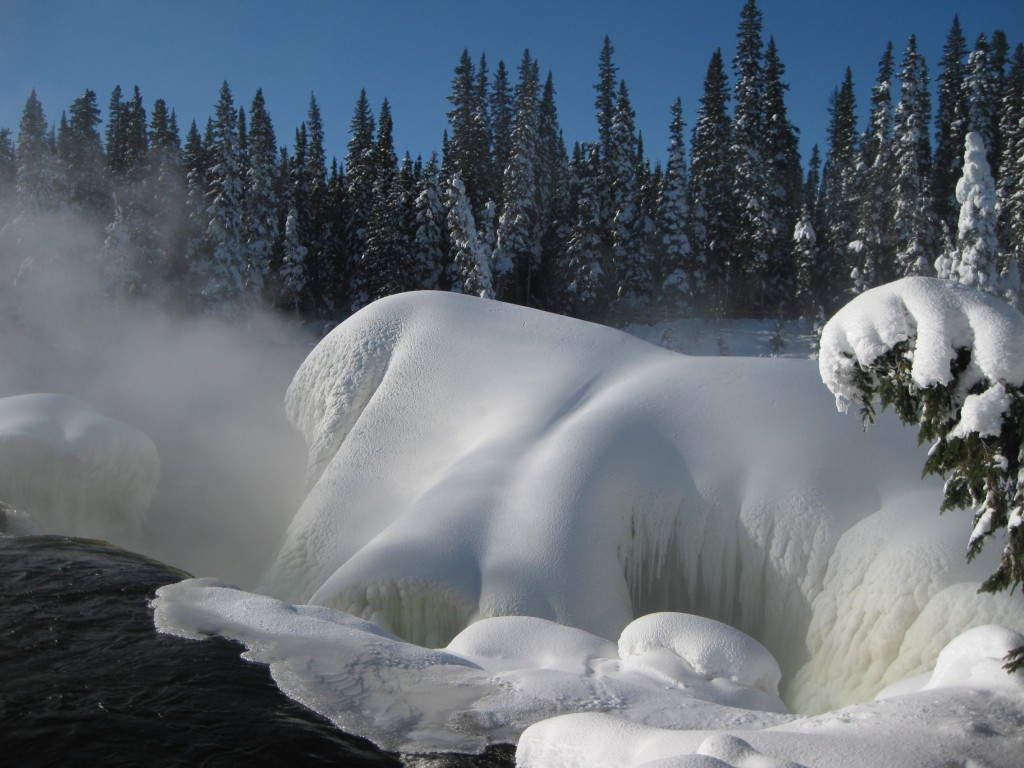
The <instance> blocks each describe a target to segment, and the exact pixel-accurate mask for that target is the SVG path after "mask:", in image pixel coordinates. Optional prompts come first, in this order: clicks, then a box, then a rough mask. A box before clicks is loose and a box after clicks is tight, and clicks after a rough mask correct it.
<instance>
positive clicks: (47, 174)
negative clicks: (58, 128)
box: [15, 89, 59, 213]
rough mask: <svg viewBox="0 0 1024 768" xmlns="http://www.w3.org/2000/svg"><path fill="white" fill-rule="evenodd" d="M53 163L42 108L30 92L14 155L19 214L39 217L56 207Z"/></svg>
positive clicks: (56, 185)
mask: <svg viewBox="0 0 1024 768" xmlns="http://www.w3.org/2000/svg"><path fill="white" fill-rule="evenodd" d="M56 161H57V159H56V157H55V156H54V151H53V147H52V145H51V144H50V141H49V137H48V135H47V126H46V117H45V116H44V114H43V105H42V104H41V103H40V102H39V99H38V98H37V97H36V92H35V90H34V89H33V91H32V93H31V94H29V97H28V100H27V101H26V102H25V109H24V111H23V112H22V115H21V122H20V123H19V125H18V145H17V149H16V151H15V162H16V163H17V170H16V182H15V183H16V186H17V190H18V204H19V208H20V209H21V211H23V212H27V213H40V212H45V211H52V210H55V209H56V208H57V207H58V205H59V199H58V196H57V187H58V171H57V162H56Z"/></svg>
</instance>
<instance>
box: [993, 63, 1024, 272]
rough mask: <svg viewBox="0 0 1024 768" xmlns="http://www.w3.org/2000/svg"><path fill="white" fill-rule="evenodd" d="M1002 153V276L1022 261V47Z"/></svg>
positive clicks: (1011, 79) (1006, 109)
mask: <svg viewBox="0 0 1024 768" xmlns="http://www.w3.org/2000/svg"><path fill="white" fill-rule="evenodd" d="M1000 127H1001V131H1000V132H1001V134H1002V139H1003V152H1002V158H1001V163H1000V172H999V184H998V195H999V198H998V200H999V221H1000V242H1001V244H1002V249H1003V251H1004V253H1005V254H1006V256H1007V259H1008V261H1007V263H1006V264H1004V265H1001V268H1002V270H1003V271H1004V272H1005V271H1007V270H1010V269H1014V268H1015V269H1019V267H1020V261H1021V259H1024V43H1022V44H1019V45H1018V46H1017V48H1016V50H1015V51H1014V55H1013V61H1012V63H1011V66H1010V73H1009V76H1008V77H1007V83H1006V92H1005V96H1004V97H1003V113H1002V122H1001V124H1000Z"/></svg>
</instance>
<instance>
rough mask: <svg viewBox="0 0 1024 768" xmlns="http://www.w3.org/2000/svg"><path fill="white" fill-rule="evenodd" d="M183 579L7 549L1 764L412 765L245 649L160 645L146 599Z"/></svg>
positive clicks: (1, 562)
mask: <svg viewBox="0 0 1024 768" xmlns="http://www.w3.org/2000/svg"><path fill="white" fill-rule="evenodd" d="M186 576H187V574H184V573H182V572H181V571H177V570H175V569H173V568H170V567H168V566H166V565H163V564H161V563H157V562H155V561H153V560H149V559H147V558H145V557H143V556H141V555H137V554H134V553H132V552H127V551H125V550H122V549H117V548H115V547H111V546H109V545H107V544H104V543H102V542H95V541H86V540H81V539H68V538H63V537H57V536H28V537H4V536H0V764H2V765H5V766H11V767H12V768H14V767H15V766H89V768H93V767H94V766H104V768H109V767H110V766H161V765H189V766H236V765H237V766H262V765H267V766H270V765H273V766H286V765H287V766H294V765H335V766H401V765H403V764H405V763H403V761H402V760H401V759H399V758H398V756H396V755H392V754H387V753H384V752H381V751H380V750H378V749H376V748H375V747H374V746H373V745H372V744H369V743H368V742H366V741H364V740H362V739H359V738H357V737H354V736H350V735H347V734H345V733H342V732H341V731H339V730H337V729H336V728H335V727H334V726H333V725H331V723H330V722H328V721H327V720H325V719H324V718H322V717H320V716H319V715H317V714H315V713H313V712H311V711H309V710H307V709H305V708H304V707H302V706H300V705H299V704H296V703H295V702H293V701H292V700H291V699H288V698H287V697H286V696H284V695H283V694H282V693H281V692H280V691H279V690H278V689H277V687H276V686H275V685H274V683H273V681H272V680H271V678H270V674H269V672H268V670H267V668H266V667H265V666H262V665H259V664H250V663H248V662H246V661H244V660H242V659H241V658H240V657H239V653H240V652H241V650H242V648H241V646H239V645H237V644H235V643H233V642H230V641H227V640H221V639H218V638H214V639H212V640H208V641H204V642H196V641H191V640H183V639H181V638H176V637H170V636H168V635H161V634H158V633H157V632H156V630H155V629H154V627H153V616H152V611H151V610H150V608H149V599H150V598H151V597H152V596H153V593H154V591H155V590H156V589H157V587H160V586H162V585H164V584H167V583H170V582H174V581H179V580H181V579H182V578H185V577H186ZM410 762H411V763H412V764H414V765H429V766H438V767H440V766H444V767H445V768H447V767H448V766H458V767H460V768H461V767H462V766H480V767H481V768H484V767H485V766H487V767H490V766H494V767H497V766H511V765H513V764H514V757H513V753H512V750H511V748H509V747H506V748H496V749H493V750H491V751H490V752H489V753H487V754H485V755H483V756H477V757H463V756H447V757H435V758H424V759H420V758H417V759H416V760H412V761H410Z"/></svg>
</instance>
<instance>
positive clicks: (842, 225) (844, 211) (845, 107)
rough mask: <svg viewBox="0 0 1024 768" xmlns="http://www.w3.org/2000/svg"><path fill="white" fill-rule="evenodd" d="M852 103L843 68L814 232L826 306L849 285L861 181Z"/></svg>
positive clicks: (849, 82)
mask: <svg viewBox="0 0 1024 768" xmlns="http://www.w3.org/2000/svg"><path fill="white" fill-rule="evenodd" d="M856 104H857V102H856V97H855V95H854V88H853V73H852V72H851V70H850V69H849V68H847V70H846V75H845V76H844V78H843V82H842V84H841V85H840V87H839V88H837V89H836V90H835V91H834V92H833V93H832V100H831V104H830V105H829V114H830V115H831V121H830V123H829V129H828V138H829V151H828V157H827V159H826V161H825V168H824V171H823V173H822V205H823V211H822V217H823V222H822V223H823V225H824V231H819V232H818V235H819V245H820V247H821V249H822V258H823V260H824V263H825V264H827V265H828V275H827V278H826V280H825V285H824V286H823V288H824V290H825V293H824V294H823V295H822V297H821V303H822V304H823V305H824V306H825V308H826V310H831V309H834V308H835V307H836V306H838V305H839V303H840V302H841V301H842V299H843V298H844V297H845V295H846V294H847V291H848V290H849V287H850V277H849V276H850V274H851V271H852V265H851V258H850V243H852V242H855V241H856V231H855V229H854V226H855V222H856V220H857V208H858V205H859V202H860V199H861V181H862V179H861V176H860V173H859V168H860V148H859V143H858V134H857V115H856Z"/></svg>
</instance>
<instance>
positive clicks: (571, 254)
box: [566, 146, 608, 319]
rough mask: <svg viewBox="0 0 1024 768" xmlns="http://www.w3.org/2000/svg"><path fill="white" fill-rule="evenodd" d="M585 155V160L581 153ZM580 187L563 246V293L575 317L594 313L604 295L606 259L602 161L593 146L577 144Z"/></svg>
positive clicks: (587, 316) (586, 316)
mask: <svg viewBox="0 0 1024 768" xmlns="http://www.w3.org/2000/svg"><path fill="white" fill-rule="evenodd" d="M584 154H585V155H586V158H587V159H586V160H582V157H583V156H584ZM580 158H581V162H580V163H579V164H578V165H577V167H579V169H580V170H579V173H580V179H579V191H578V194H577V195H576V216H575V219H574V220H573V224H572V229H571V233H570V235H569V240H568V244H567V246H566V279H567V280H568V283H567V286H566V294H567V299H568V303H569V305H570V306H569V307H568V309H569V311H570V312H571V314H573V315H575V316H576V317H581V318H584V319H588V318H591V317H593V316H594V312H595V310H597V308H598V305H599V302H600V301H601V299H602V298H603V297H604V296H605V292H606V288H605V277H604V274H605V271H604V269H603V266H602V265H603V264H606V263H607V261H608V260H607V258H606V257H605V246H604V243H603V238H602V230H601V204H600V197H599V193H598V190H597V183H598V179H599V176H600V173H601V167H600V166H601V161H600V155H599V153H598V148H597V147H596V146H590V147H587V148H582V147H581V148H580Z"/></svg>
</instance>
